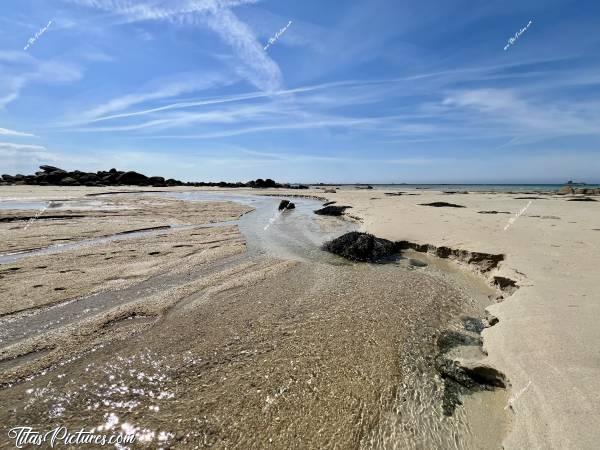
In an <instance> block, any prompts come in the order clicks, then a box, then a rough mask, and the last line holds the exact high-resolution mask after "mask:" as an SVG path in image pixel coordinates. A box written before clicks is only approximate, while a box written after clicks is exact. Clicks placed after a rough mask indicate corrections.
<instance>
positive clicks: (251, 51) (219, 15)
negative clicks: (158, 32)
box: [67, 0, 282, 91]
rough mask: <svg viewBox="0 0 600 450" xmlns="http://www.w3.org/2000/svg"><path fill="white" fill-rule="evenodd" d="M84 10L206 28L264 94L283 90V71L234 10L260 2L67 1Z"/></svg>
mask: <svg viewBox="0 0 600 450" xmlns="http://www.w3.org/2000/svg"><path fill="white" fill-rule="evenodd" d="M67 1H68V2H70V3H75V4H78V5H80V6H86V7H90V8H95V9H100V10H103V11H109V12H112V13H115V14H118V15H120V16H122V17H123V18H124V19H125V21H126V22H127V23H135V22H141V21H163V22H169V23H172V24H176V25H187V26H203V27H208V28H210V29H211V30H213V31H214V32H215V33H216V34H217V35H218V36H219V37H220V38H221V39H222V40H223V41H224V42H225V43H227V44H228V45H229V46H231V48H232V49H233V50H234V52H235V54H236V55H237V57H238V60H239V61H240V63H241V64H240V65H239V66H237V67H236V70H237V72H238V73H239V74H240V75H241V76H244V77H245V78H246V79H247V80H248V81H249V82H250V83H252V84H253V85H255V86H256V87H258V88H259V89H261V90H264V91H274V90H277V89H279V88H280V87H281V84H282V79H281V78H282V77H281V71H280V70H279V67H278V66H277V64H276V63H275V62H274V61H273V60H272V59H271V58H269V56H268V55H267V54H266V53H265V52H264V51H263V49H262V45H261V43H260V42H258V40H257V38H256V36H254V34H253V32H252V30H251V29H250V27H249V26H247V25H246V24H245V23H243V22H242V21H240V20H239V19H238V18H237V16H236V15H235V14H234V13H233V12H232V11H231V8H233V7H235V6H238V5H244V4H252V3H256V0H170V1H165V0H163V1H153V2H137V3H134V2H132V1H130V0H67Z"/></svg>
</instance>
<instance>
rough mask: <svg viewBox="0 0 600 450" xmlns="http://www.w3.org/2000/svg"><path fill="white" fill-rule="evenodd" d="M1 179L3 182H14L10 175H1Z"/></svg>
mask: <svg viewBox="0 0 600 450" xmlns="http://www.w3.org/2000/svg"><path fill="white" fill-rule="evenodd" d="M2 179H3V180H4V181H8V182H11V181H14V179H15V177H13V176H12V175H7V174H4V175H2Z"/></svg>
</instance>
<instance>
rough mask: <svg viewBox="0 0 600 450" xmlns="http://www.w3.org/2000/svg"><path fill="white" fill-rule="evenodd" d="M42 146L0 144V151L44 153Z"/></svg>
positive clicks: (44, 149) (44, 148)
mask: <svg viewBox="0 0 600 450" xmlns="http://www.w3.org/2000/svg"><path fill="white" fill-rule="evenodd" d="M46 150H47V149H46V147H44V146H42V145H31V144H14V143H12V142H0V151H4V152H8V151H10V152H40V151H46Z"/></svg>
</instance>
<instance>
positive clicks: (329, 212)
mask: <svg viewBox="0 0 600 450" xmlns="http://www.w3.org/2000/svg"><path fill="white" fill-rule="evenodd" d="M348 208H352V206H326V207H325V208H321V209H317V210H316V211H315V214H320V215H322V216H341V215H342V214H344V211H345V210H346V209H348Z"/></svg>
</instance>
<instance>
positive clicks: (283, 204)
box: [279, 200, 296, 211]
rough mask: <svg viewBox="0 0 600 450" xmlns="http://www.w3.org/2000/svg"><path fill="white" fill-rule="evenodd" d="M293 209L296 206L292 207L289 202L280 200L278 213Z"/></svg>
mask: <svg viewBox="0 0 600 450" xmlns="http://www.w3.org/2000/svg"><path fill="white" fill-rule="evenodd" d="M295 207H296V205H294V204H293V203H292V202H290V201H289V200H281V203H279V211H282V210H284V209H294V208H295Z"/></svg>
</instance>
